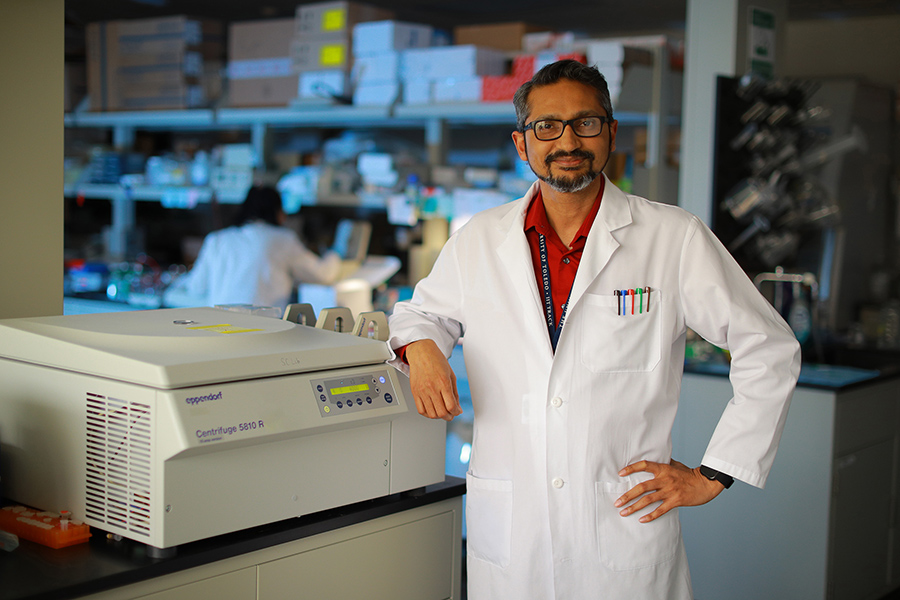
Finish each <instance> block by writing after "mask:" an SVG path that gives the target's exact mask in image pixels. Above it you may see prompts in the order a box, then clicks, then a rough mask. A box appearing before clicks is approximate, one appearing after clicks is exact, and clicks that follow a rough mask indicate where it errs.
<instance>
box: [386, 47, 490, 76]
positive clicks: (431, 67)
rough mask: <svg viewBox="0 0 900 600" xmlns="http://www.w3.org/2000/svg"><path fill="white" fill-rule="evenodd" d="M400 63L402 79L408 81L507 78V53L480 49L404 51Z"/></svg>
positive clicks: (448, 48)
mask: <svg viewBox="0 0 900 600" xmlns="http://www.w3.org/2000/svg"><path fill="white" fill-rule="evenodd" d="M400 60H401V63H400V72H401V78H402V79H405V80H407V81H409V80H415V79H430V80H438V79H450V78H465V77H479V76H481V75H505V74H506V53H504V52H501V51H500V50H494V49H492V48H484V47H481V46H445V47H442V48H423V49H421V50H404V51H403V53H402V55H401V59H400Z"/></svg>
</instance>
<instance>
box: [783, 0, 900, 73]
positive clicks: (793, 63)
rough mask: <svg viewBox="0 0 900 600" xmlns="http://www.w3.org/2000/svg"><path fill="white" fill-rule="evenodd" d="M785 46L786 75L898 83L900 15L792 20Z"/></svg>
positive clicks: (899, 70) (899, 67)
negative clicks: (859, 78)
mask: <svg viewBox="0 0 900 600" xmlns="http://www.w3.org/2000/svg"><path fill="white" fill-rule="evenodd" d="M786 46H787V48H786V51H785V61H784V72H783V74H785V75H789V76H796V77H843V76H852V77H860V76H861V77H864V78H866V79H868V80H870V81H871V82H873V83H878V84H882V85H886V86H889V87H891V88H895V87H896V86H897V85H898V84H900V16H883V17H873V18H855V19H843V20H840V21H824V20H821V21H792V22H790V23H788V26H787V43H786Z"/></svg>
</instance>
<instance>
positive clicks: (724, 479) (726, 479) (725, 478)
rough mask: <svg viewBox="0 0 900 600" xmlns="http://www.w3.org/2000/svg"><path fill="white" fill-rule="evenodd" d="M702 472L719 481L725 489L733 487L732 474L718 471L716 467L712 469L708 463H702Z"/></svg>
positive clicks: (710, 478) (708, 477)
mask: <svg viewBox="0 0 900 600" xmlns="http://www.w3.org/2000/svg"><path fill="white" fill-rule="evenodd" d="M700 474H701V475H703V476H704V477H706V478H707V479H709V480H710V481H718V482H719V483H721V484H722V485H724V486H725V489H726V490H727V489H728V488H730V487H731V484H732V483H734V477H732V476H731V475H726V474H725V473H722V472H721V471H716V470H715V469H710V468H709V467H707V466H706V465H700Z"/></svg>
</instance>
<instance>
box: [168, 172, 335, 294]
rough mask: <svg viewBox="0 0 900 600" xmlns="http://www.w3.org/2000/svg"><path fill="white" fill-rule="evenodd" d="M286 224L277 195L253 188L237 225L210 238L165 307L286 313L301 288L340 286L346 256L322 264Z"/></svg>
mask: <svg viewBox="0 0 900 600" xmlns="http://www.w3.org/2000/svg"><path fill="white" fill-rule="evenodd" d="M285 220H286V217H285V214H284V210H283V209H282V204H281V194H280V193H279V192H278V190H277V189H275V188H273V187H269V186H254V187H252V188H250V190H249V191H248V192H247V197H246V198H245V200H244V202H243V204H242V205H241V207H240V210H239V212H238V214H237V216H236V218H235V222H234V225H233V226H232V227H227V228H225V229H221V230H219V231H214V232H212V233H210V234H209V235H207V236H206V238H205V239H204V240H203V245H202V246H201V248H200V253H199V254H198V255H197V260H196V262H195V263H194V266H193V268H192V269H191V270H190V271H189V272H188V273H186V274H185V275H184V276H182V277H180V278H179V279H178V280H176V281H175V282H174V283H173V285H172V286H171V287H170V288H169V289H168V290H167V291H166V297H165V298H166V300H165V303H166V304H167V305H169V306H172V305H181V306H183V305H186V304H187V305H194V306H197V305H203V306H214V305H216V304H253V305H256V306H277V307H280V308H282V309H284V307H285V306H286V305H287V304H288V302H289V301H290V299H291V296H292V294H293V290H294V288H295V286H296V285H297V284H298V283H300V282H305V283H321V284H331V283H334V282H335V281H336V280H337V278H338V275H339V272H340V270H341V258H340V256H339V255H338V254H337V253H336V252H333V251H328V252H327V253H326V254H325V255H323V256H322V257H321V258H320V257H319V256H317V255H316V254H315V253H314V252H312V251H311V250H309V249H307V248H306V246H304V245H303V243H302V242H301V241H300V239H299V237H297V234H296V232H294V230H292V229H289V228H287V227H285V226H284V223H285Z"/></svg>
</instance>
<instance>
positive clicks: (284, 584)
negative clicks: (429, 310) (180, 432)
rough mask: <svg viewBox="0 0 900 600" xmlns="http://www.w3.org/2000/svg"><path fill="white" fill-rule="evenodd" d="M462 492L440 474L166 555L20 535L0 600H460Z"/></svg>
mask: <svg viewBox="0 0 900 600" xmlns="http://www.w3.org/2000/svg"><path fill="white" fill-rule="evenodd" d="M463 494H465V480H463V479H460V478H457V477H447V478H446V479H445V481H444V482H443V483H439V484H435V485H430V486H427V487H426V488H424V489H423V490H419V491H418V492H405V493H401V494H394V495H391V496H386V497H383V498H377V499H374V500H368V501H365V502H359V503H356V504H352V505H349V506H344V507H340V508H335V509H331V510H326V511H322V512H319V513H315V514H311V515H305V516H301V517H297V518H293V519H287V520H284V521H279V522H275V523H270V524H268V525H263V526H259V527H254V528H251V529H246V530H242V531H237V532H234V533H229V534H225V535H220V536H216V537H213V538H208V539H205V540H200V541H197V542H191V543H188V544H183V545H181V546H178V547H177V549H176V551H175V553H174V556H171V557H165V558H153V557H151V556H150V554H152V553H148V552H147V547H146V546H145V545H143V544H140V543H137V542H133V541H131V540H127V539H119V540H115V539H110V538H109V537H108V536H107V535H106V534H105V533H104V532H102V531H100V530H98V529H92V533H93V536H92V538H91V539H90V541H89V542H87V543H83V544H79V545H75V546H69V547H67V548H61V549H58V550H54V549H51V548H47V547H44V546H40V545H38V544H35V543H33V542H29V541H27V540H20V546H19V547H18V548H17V549H16V550H14V551H12V552H9V553H7V552H0V600H26V599H27V600H50V599H57V598H59V599H69V598H81V597H84V598H89V599H91V600H111V599H114V598H152V599H153V600H175V599H181V598H191V600H196V598H228V599H229V600H231V599H244V598H246V599H257V598H258V599H260V600H268V599H274V598H291V599H295V598H342V599H348V600H351V599H353V598H366V599H367V600H370V599H379V598H383V599H385V600H387V599H390V600H402V599H409V600H424V599H434V600H438V599H441V600H443V599H448V598H451V599H458V598H460V597H462V593H463V592H462V590H461V572H462V568H461V567H462V541H461V531H462V526H461V519H462V496H463ZM210 500H211V501H215V499H210Z"/></svg>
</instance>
